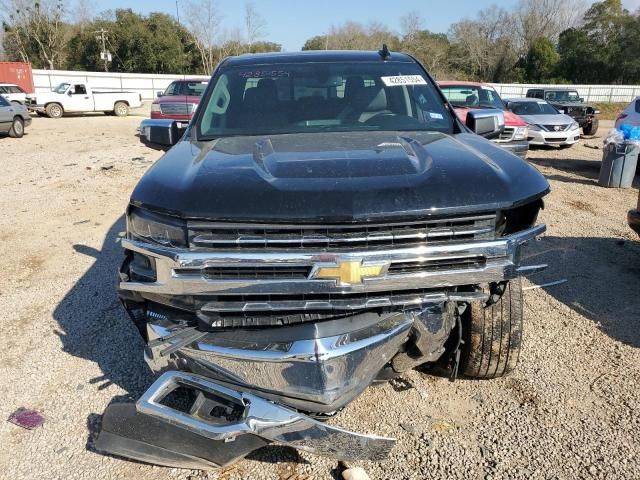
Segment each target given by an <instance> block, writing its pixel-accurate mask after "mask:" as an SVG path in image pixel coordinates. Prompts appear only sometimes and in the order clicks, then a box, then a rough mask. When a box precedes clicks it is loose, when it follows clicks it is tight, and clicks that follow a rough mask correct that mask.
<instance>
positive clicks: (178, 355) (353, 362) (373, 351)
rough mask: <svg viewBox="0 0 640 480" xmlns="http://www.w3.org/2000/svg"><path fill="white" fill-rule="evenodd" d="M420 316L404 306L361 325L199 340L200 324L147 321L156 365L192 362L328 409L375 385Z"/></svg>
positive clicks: (262, 390)
mask: <svg viewBox="0 0 640 480" xmlns="http://www.w3.org/2000/svg"><path fill="white" fill-rule="evenodd" d="M415 318H416V317H415V316H414V314H412V313H405V312H396V313H392V314H388V315H387V316H386V317H381V319H380V321H379V322H378V323H374V324H371V325H368V326H366V327H360V328H359V329H354V330H353V331H349V329H348V328H347V327H345V329H344V330H343V332H339V333H335V334H331V335H330V336H327V337H323V338H313V334H310V335H309V336H307V337H306V338H300V337H299V336H298V335H294V336H293V337H292V339H282V340H278V341H275V340H273V339H266V338H265V339H264V340H262V341H256V340H255V339H252V340H250V339H246V340H245V339H244V337H243V336H242V335H238V336H236V337H235V338H234V339H233V340H224V339H221V338H220V336H219V335H218V334H216V333H207V334H206V335H203V336H202V337H199V338H197V339H193V338H192V335H193V333H194V332H193V330H192V329H189V328H184V327H183V328H180V327H177V328H176V325H175V324H174V323H173V322H171V320H169V319H166V320H160V319H154V320H153V321H152V322H150V323H148V324H147V334H148V337H149V345H148V347H147V349H146V351H145V359H146V360H147V363H148V364H149V367H150V368H151V369H152V370H153V371H155V372H162V371H164V370H166V369H167V368H178V369H181V370H184V369H188V370H190V371H194V372H198V373H202V374H203V375H206V376H207V377H211V378H215V379H217V380H220V381H223V382H225V383H226V384H231V385H234V386H237V387H240V388H241V389H243V390H249V391H251V392H254V393H258V394H259V395H261V396H266V397H267V398H274V399H277V400H278V401H279V402H280V403H283V404H286V405H289V406H292V407H294V408H298V409H301V410H305V411H314V412H324V413H327V412H332V411H335V410H337V409H339V408H341V407H343V406H345V405H347V404H348V403H349V402H351V401H352V400H353V399H354V398H356V397H357V396H358V395H360V393H362V391H363V390H364V389H365V388H367V386H368V385H369V384H370V383H371V382H372V381H373V380H374V379H375V377H376V376H377V374H378V372H380V370H381V369H382V368H383V367H384V365H385V364H387V363H388V362H389V361H390V360H391V359H392V358H393V356H394V355H395V354H396V353H397V352H398V350H399V349H400V347H401V346H402V344H403V343H404V342H405V341H406V340H407V337H408V335H409V331H410V329H411V327H412V325H413V323H414V322H415ZM287 328H290V327H282V329H284V330H286V329H287ZM351 328H353V327H351ZM181 332H184V335H181ZM309 337H312V338H309ZM184 339H187V341H186V343H185V341H184ZM173 345H178V348H175V349H174V348H172V346H173Z"/></svg>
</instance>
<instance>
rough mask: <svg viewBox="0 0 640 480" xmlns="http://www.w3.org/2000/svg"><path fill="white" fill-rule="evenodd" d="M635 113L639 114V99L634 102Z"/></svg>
mask: <svg viewBox="0 0 640 480" xmlns="http://www.w3.org/2000/svg"><path fill="white" fill-rule="evenodd" d="M636 113H640V98H639V99H637V100H636Z"/></svg>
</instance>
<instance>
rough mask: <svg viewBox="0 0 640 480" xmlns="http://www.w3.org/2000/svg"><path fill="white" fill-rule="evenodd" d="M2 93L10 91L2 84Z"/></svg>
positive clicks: (0, 91)
mask: <svg viewBox="0 0 640 480" xmlns="http://www.w3.org/2000/svg"><path fill="white" fill-rule="evenodd" d="M0 93H9V91H8V90H7V87H3V86H1V85H0Z"/></svg>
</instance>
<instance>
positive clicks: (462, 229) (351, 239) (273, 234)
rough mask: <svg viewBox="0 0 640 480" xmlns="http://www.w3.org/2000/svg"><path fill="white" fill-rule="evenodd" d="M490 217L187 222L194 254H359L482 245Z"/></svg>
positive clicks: (489, 232) (491, 230) (490, 229)
mask: <svg viewBox="0 0 640 480" xmlns="http://www.w3.org/2000/svg"><path fill="white" fill-rule="evenodd" d="M495 220H496V215H495V213H491V214H481V215H475V216H465V217H449V218H434V219H424V220H419V221H407V222H396V223H384V224H378V223H372V224H361V223H360V224H344V225H278V224H231V223H208V222H190V223H189V224H188V228H189V244H190V245H191V246H192V247H193V248H194V249H210V248H222V249H229V248H237V249H255V248H264V249H291V248H299V249H300V248H358V247H365V248H366V247H384V246H395V245H411V244H421V243H433V242H446V241H460V240H481V239H482V240H487V239H492V238H494V235H495Z"/></svg>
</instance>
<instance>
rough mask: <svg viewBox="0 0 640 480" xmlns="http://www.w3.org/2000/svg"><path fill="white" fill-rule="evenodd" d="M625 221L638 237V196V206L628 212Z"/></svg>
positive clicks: (639, 219)
mask: <svg viewBox="0 0 640 480" xmlns="http://www.w3.org/2000/svg"><path fill="white" fill-rule="evenodd" d="M627 221H628V222H629V226H630V227H631V229H632V230H633V231H634V232H636V233H637V234H638V235H640V194H638V206H637V208H634V209H633V210H629V213H628V214H627Z"/></svg>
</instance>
